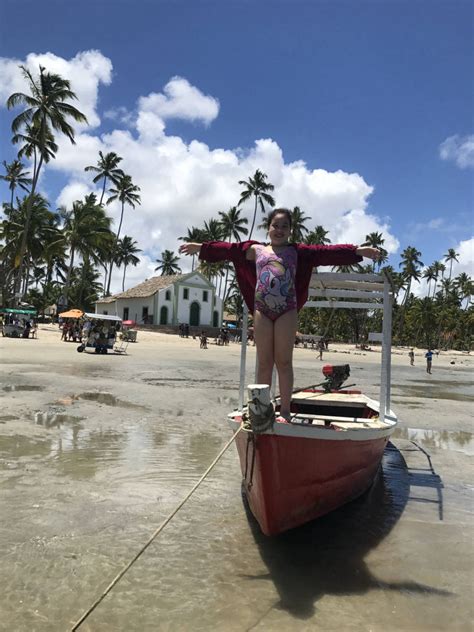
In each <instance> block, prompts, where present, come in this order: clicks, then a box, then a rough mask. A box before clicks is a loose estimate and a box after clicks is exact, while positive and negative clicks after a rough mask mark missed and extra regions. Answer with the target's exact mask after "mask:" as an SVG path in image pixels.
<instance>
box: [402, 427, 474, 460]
mask: <svg viewBox="0 0 474 632" xmlns="http://www.w3.org/2000/svg"><path fill="white" fill-rule="evenodd" d="M472 437H473V435H472V433H470V432H463V431H462V430H459V431H455V430H426V429H422V428H396V429H395V431H394V433H393V434H392V439H408V440H409V441H415V442H416V443H418V444H419V445H420V446H422V447H423V448H426V449H428V450H429V448H440V449H442V450H455V451H457V452H462V453H463V454H467V455H469V456H473V455H474V442H473V440H472Z"/></svg>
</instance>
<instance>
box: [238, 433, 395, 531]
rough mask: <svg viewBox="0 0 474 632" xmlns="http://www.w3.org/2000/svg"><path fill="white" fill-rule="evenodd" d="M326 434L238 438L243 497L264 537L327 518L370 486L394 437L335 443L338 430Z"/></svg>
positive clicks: (339, 437)
mask: <svg viewBox="0 0 474 632" xmlns="http://www.w3.org/2000/svg"><path fill="white" fill-rule="evenodd" d="M234 423H235V422H234ZM236 425H237V424H236ZM323 432H324V431H323ZM326 432H327V434H328V437H327V438H324V437H321V436H315V437H313V438H308V437H301V438H300V437H297V436H284V435H281V434H274V433H268V434H259V435H256V434H253V433H251V432H250V433H247V432H240V433H239V435H238V436H237V437H236V444H237V450H238V453H239V458H240V465H241V469H242V475H243V478H244V488H245V493H246V496H247V499H248V503H249V506H250V509H251V511H252V513H253V515H254V516H255V518H256V519H257V521H258V523H259V525H260V527H261V530H262V532H263V533H264V534H266V535H276V534H278V533H281V532H283V531H287V530H288V529H291V528H293V527H297V526H299V525H301V524H304V523H305V522H308V521H310V520H314V519H315V518H318V517H320V516H323V515H324V514H326V513H329V512H330V511H333V510H335V509H337V508H338V507H340V506H341V505H343V504H345V503H347V502H349V501H350V500H353V499H354V498H357V497H358V496H360V495H361V494H362V493H363V492H364V491H366V490H367V489H368V488H369V487H370V485H371V484H372V482H373V480H374V478H375V475H376V473H377V470H378V468H379V466H380V462H381V459H382V456H383V452H384V449H385V446H386V445H387V442H388V440H389V434H391V433H387V432H385V433H381V435H380V436H375V437H374V436H373V434H372V437H371V438H370V439H364V438H363V437H362V436H360V435H359V436H358V438H357V439H345V438H342V437H341V434H339V433H338V436H337V439H336V438H334V439H331V438H330V435H331V434H333V435H334V432H335V431H333V430H330V429H328V430H327V431H326ZM318 434H319V435H321V433H318Z"/></svg>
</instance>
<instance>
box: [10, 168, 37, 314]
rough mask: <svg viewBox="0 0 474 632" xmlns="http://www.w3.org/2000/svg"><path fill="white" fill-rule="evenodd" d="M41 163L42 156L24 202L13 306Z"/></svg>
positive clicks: (16, 302) (20, 275) (18, 285)
mask: <svg viewBox="0 0 474 632" xmlns="http://www.w3.org/2000/svg"><path fill="white" fill-rule="evenodd" d="M35 160H36V156H35ZM42 165H43V156H41V157H40V161H39V163H38V167H37V169H36V172H34V173H33V183H32V185H31V191H30V195H29V196H28V200H27V202H26V218H25V230H24V232H23V236H22V238H21V245H20V261H19V264H18V276H17V278H16V279H15V283H14V286H13V293H14V296H13V304H14V305H15V306H17V305H18V298H17V296H16V295H17V294H18V293H19V290H20V287H21V279H22V276H23V267H24V266H23V260H24V258H25V252H26V240H27V237H28V231H29V229H30V220H31V213H32V210H33V196H34V194H35V191H36V185H37V183H38V176H39V173H40V170H41V166H42Z"/></svg>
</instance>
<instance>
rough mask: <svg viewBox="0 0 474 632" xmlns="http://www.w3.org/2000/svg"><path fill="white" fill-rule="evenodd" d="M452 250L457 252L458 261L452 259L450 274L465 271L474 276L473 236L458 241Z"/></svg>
mask: <svg viewBox="0 0 474 632" xmlns="http://www.w3.org/2000/svg"><path fill="white" fill-rule="evenodd" d="M454 250H455V251H456V252H457V253H459V257H458V259H459V261H453V273H452V276H453V277H454V276H457V275H458V274H460V273H461V272H466V274H469V276H471V277H474V237H471V238H470V239H465V240H464V241H460V242H459V244H458V245H457V246H456V247H455V248H454Z"/></svg>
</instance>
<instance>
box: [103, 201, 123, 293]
mask: <svg viewBox="0 0 474 632" xmlns="http://www.w3.org/2000/svg"><path fill="white" fill-rule="evenodd" d="M124 208H125V203H124V202H122V212H121V213H120V223H119V227H118V231H117V237H116V239H115V245H114V250H113V253H112V257H111V259H110V270H109V280H108V283H107V296H109V295H110V283H111V281H112V270H113V267H114V256H115V252H116V250H117V244H118V241H119V237H120V230H121V228H122V221H123V211H124Z"/></svg>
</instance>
